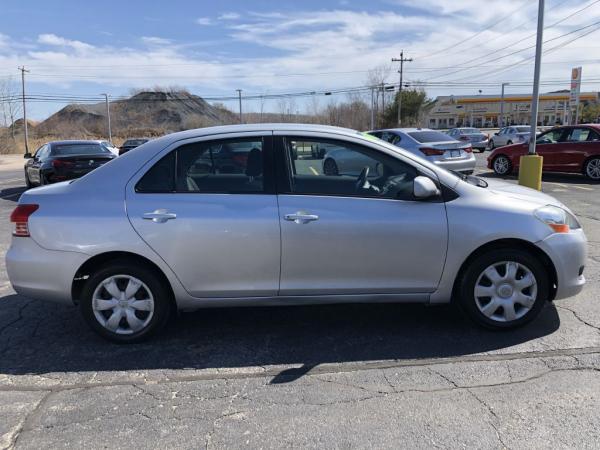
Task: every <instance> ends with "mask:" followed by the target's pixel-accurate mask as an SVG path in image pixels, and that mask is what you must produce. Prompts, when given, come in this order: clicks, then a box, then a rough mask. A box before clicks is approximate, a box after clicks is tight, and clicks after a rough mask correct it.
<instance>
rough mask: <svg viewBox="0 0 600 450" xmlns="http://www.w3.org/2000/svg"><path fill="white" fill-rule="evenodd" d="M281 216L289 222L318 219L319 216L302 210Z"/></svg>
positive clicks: (307, 221) (302, 222)
mask: <svg viewBox="0 0 600 450" xmlns="http://www.w3.org/2000/svg"><path fill="white" fill-rule="evenodd" d="M283 218H284V219H285V220H287V221H289V222H295V223H300V224H304V223H309V222H314V221H315V220H319V216H317V215H316V214H308V213H306V212H304V211H298V212H297V213H295V214H286V215H285V216H283Z"/></svg>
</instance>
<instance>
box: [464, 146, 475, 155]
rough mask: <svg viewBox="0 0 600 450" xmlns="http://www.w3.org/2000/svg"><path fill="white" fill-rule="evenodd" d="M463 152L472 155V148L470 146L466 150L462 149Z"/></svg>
mask: <svg viewBox="0 0 600 450" xmlns="http://www.w3.org/2000/svg"><path fill="white" fill-rule="evenodd" d="M463 150H464V151H465V152H467V153H473V147H471V146H470V145H469V146H468V147H466V148H463Z"/></svg>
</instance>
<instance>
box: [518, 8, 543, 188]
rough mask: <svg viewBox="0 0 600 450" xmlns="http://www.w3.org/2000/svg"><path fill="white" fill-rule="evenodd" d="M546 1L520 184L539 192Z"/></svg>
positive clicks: (540, 19)
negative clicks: (526, 147) (539, 126)
mask: <svg viewBox="0 0 600 450" xmlns="http://www.w3.org/2000/svg"><path fill="white" fill-rule="evenodd" d="M544 3H545V2H544V0H539V3H538V22H537V37H536V43H535V67H534V71H533V95H532V96H531V128H530V131H529V154H528V155H525V156H521V164H520V165H519V184H520V185H523V186H527V187H530V188H533V189H537V190H538V191H541V190H542V167H543V164H544V159H543V157H542V156H540V155H536V153H535V144H536V141H537V136H536V129H537V119H538V104H539V100H540V70H541V65H542V42H543V38H544Z"/></svg>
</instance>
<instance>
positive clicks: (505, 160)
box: [492, 155, 512, 175]
mask: <svg viewBox="0 0 600 450" xmlns="http://www.w3.org/2000/svg"><path fill="white" fill-rule="evenodd" d="M492 168H493V169H494V172H495V173H496V175H508V174H510V173H511V172H512V163H511V162H510V158H509V157H508V156H505V155H498V156H496V157H495V158H494V161H493V162H492Z"/></svg>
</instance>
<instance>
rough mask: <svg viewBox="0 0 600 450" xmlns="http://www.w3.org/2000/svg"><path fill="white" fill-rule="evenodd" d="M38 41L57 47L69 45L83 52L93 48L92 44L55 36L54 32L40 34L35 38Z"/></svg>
mask: <svg viewBox="0 0 600 450" xmlns="http://www.w3.org/2000/svg"><path fill="white" fill-rule="evenodd" d="M37 41H38V43H40V44H44V45H52V46H57V47H71V48H73V49H75V50H77V51H80V52H83V51H87V50H91V49H93V48H94V46H93V45H90V44H86V43H85V42H81V41H73V40H70V39H65V38H63V37H60V36H57V35H55V34H51V33H49V34H40V35H39V36H38V39H37Z"/></svg>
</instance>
